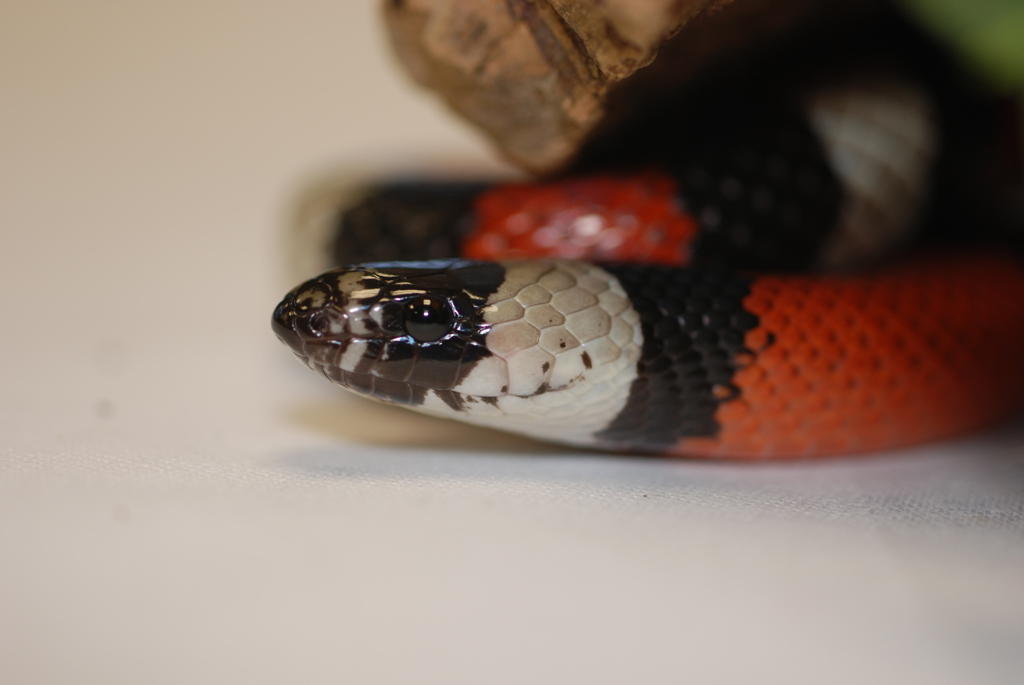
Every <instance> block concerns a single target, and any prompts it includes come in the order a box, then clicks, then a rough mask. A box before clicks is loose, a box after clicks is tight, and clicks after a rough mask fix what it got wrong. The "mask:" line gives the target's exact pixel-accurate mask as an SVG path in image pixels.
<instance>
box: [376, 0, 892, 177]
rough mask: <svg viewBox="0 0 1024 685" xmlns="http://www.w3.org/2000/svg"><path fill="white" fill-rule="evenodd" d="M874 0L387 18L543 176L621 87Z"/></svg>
mask: <svg viewBox="0 0 1024 685" xmlns="http://www.w3.org/2000/svg"><path fill="white" fill-rule="evenodd" d="M876 4H877V2H875V0H830V2H825V3H823V2H820V1H819V0H385V2H384V15H385V19H386V24H387V27H388V30H389V32H390V36H391V41H392V45H393V47H394V50H395V52H396V54H397V55H398V57H399V59H400V61H401V63H402V64H403V65H404V66H405V68H406V69H407V70H408V71H409V72H410V74H411V75H412V76H413V77H414V78H415V79H416V80H417V81H418V82H419V83H421V84H422V85H424V86H426V87H428V88H431V89H433V90H434V91H436V92H437V93H438V94H439V95H440V96H441V97H443V98H444V99H445V100H446V101H447V103H448V104H449V105H450V106H451V107H452V108H453V109H455V111H457V112H458V113H459V114H461V115H462V116H463V117H465V118H466V119H468V120H469V121H470V122H472V123H473V124H475V125H476V126H478V127H480V128H481V129H483V130H484V131H485V132H486V133H487V134H488V135H489V136H490V137H491V138H492V139H493V140H494V142H495V144H496V145H497V147H498V149H499V150H500V151H501V153H502V154H503V155H504V156H505V157H506V158H508V159H509V160H510V161H512V162H514V163H516V164H518V165H520V166H522V167H524V168H526V169H528V170H530V171H533V172H537V173H546V172H551V171H555V170H558V169H559V168H562V167H564V166H565V165H566V164H567V163H569V162H570V161H571V160H572V158H573V156H574V155H575V153H576V152H577V151H578V150H579V148H580V146H581V145H582V144H583V142H584V141H585V140H586V138H587V136H588V135H589V134H590V133H592V132H593V131H594V130H595V129H597V128H598V127H599V126H600V125H601V123H602V121H603V119H604V117H605V115H606V103H607V100H608V97H609V93H610V92H611V91H612V89H613V88H615V87H616V86H621V85H622V84H624V83H625V82H627V81H635V82H636V83H640V84H642V88H643V89H645V90H651V91H653V90H665V89H669V88H675V87H678V86H679V85H681V84H683V83H685V81H686V80H688V79H689V78H691V77H692V76H693V75H694V74H696V73H697V72H699V71H700V70H701V69H704V68H706V67H707V66H709V65H712V64H715V63H717V62H719V61H721V59H722V58H723V56H725V55H729V54H735V53H736V52H738V51H742V50H745V49H747V48H750V47H752V46H756V45H758V44H759V43H762V42H764V41H766V40H768V39H770V38H771V37H773V36H778V35H781V34H784V33H785V32H787V31H789V30H792V29H794V28H796V27H798V26H800V25H804V24H807V23H809V22H812V21H815V20H823V19H825V18H828V17H835V16H836V15H837V14H839V13H847V12H851V11H856V10H858V9H861V8H864V7H866V6H874V5H876ZM659 53H660V54H659ZM652 63H653V65H652ZM648 65H651V66H650V67H649V68H647V69H643V67H647V66H648ZM631 92H632V91H631ZM641 99H642V98H641Z"/></svg>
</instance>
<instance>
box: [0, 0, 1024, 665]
mask: <svg viewBox="0 0 1024 685" xmlns="http://www.w3.org/2000/svg"><path fill="white" fill-rule="evenodd" d="M0 113H2V117H0V226H2V234H0V235H2V237H0V321H2V323H0V327H2V328H0V330H2V341H3V347H2V352H3V354H2V355H0V682H3V683H12V684H14V683H33V684H35V683H79V684H87V683H88V684H91V683H97V684H99V683H102V684H104V685H112V684H119V683H125V684H128V683H132V684H134V683H149V684H162V683H226V682H246V683H282V682H299V683H327V682H330V683H338V682H344V683H417V684H421V683H445V684H451V683H526V682H534V683H559V684H566V683H626V682H644V683H679V682H693V683H751V682H758V683H790V684H791V683H826V682H827V683H918V682H921V683H933V684H935V683H1004V682H1005V683H1016V682H1022V680H1024V678H1022V676H1021V674H1022V673H1024V546H1022V542H1024V428H1022V427H1010V428H1006V429H1003V430H1001V431H998V432H996V433H995V434H992V435H988V436H981V437H978V438H974V439H970V440H964V441H959V442H955V443H950V444H944V445H938V446H931V447H927V448H922V449H919V450H911V451H904V452H901V453H898V454H891V455H880V456H877V457H873V458H866V459H864V458H862V459H850V460H844V459H835V460H830V461H824V462H820V463H797V464H782V465H755V466H743V465H722V464H704V463H688V462H682V461H658V460H647V459H629V458H617V457H610V456H599V455H591V454H586V453H581V452H571V451H565V450H559V449H556V448H550V447H547V446H542V445H538V444H535V443H530V442H527V441H525V440H520V439H516V438H511V437H503V436H498V435H492V434H490V433H488V432H486V431H483V430H477V429H473V428H468V427H463V426H458V425H455V424H449V423H445V422H441V421H434V420H430V419H427V418H425V417H420V416H415V415H412V414H407V413H404V412H400V411H398V410H390V409H388V408H384V407H380V406H377V405H373V404H369V403H366V402H364V401H361V400H358V399H355V398H349V397H347V396H344V395H342V394H341V391H339V390H335V389H334V388H332V387H329V386H328V385H327V384H326V383H324V382H323V381H322V379H318V378H316V377H314V376H313V375H312V374H310V373H308V371H305V370H304V369H303V368H302V367H301V366H300V365H299V364H297V363H296V362H295V361H294V360H293V359H292V357H291V355H290V354H289V353H288V352H287V351H286V350H285V349H284V348H283V347H282V346H280V345H279V344H278V343H277V341H276V340H275V339H274V336H273V335H272V333H271V332H270V328H269V325H268V324H269V316H270V312H271V309H272V307H273V305H274V304H275V303H276V301H277V299H278V297H279V296H280V295H282V294H283V292H284V290H285V289H286V288H287V287H288V286H289V285H290V284H289V283H287V282H286V278H285V276H284V259H283V257H282V254H281V246H282V238H281V236H282V234H283V232H284V230H285V227H286V226H287V225H288V223H289V220H290V216H291V213H292V211H293V209H294V204H295V202H296V201H297V200H296V198H298V197H300V196H301V195H302V194H303V192H304V189H305V188H307V187H308V186H309V184H310V183H315V182H316V180H317V179H318V178H320V177H322V176H324V175H329V173H330V172H331V171H332V170H333V169H336V168H346V169H353V168H354V169H360V168H370V167H375V166H380V165H392V166H394V165H398V164H400V163H402V162H403V160H417V161H419V162H422V161H423V160H430V159H441V158H446V159H452V158H457V159H463V160H468V161H469V162H471V163H475V164H478V165H483V166H486V165H488V164H490V165H491V167H492V168H497V165H496V164H495V163H493V162H489V161H488V160H489V153H488V151H487V148H486V145H485V144H484V143H483V142H482V141H480V140H479V139H478V138H476V137H475V136H474V134H473V133H472V132H471V131H469V130H467V129H465V128H463V127H462V126H461V125H460V124H459V123H457V122H455V121H454V120H453V119H451V118H450V117H448V116H447V114H446V113H445V112H444V111H443V110H442V108H440V107H439V106H438V105H436V103H435V102H434V101H433V100H432V99H430V98H429V97H428V96H426V95H424V94H422V93H419V92H417V91H415V90H414V89H413V88H411V87H410V86H409V85H408V84H407V83H406V82H405V80H404V79H403V77H402V76H401V75H400V74H399V73H398V72H397V70H396V69H395V68H394V67H393V65H392V64H391V63H390V60H389V58H388V56H387V52H386V48H385V45H384V41H383V40H382V38H381V35H380V28H379V26H378V25H377V22H376V21H375V17H374V12H373V11H372V7H371V6H370V3H356V2H352V3H346V2H339V1H333V2H327V1H318V0H295V1H294V2H289V3H261V2H243V1H241V0H218V1H217V2H199V1H198V0H196V1H191V2H168V1H158V0H154V1H153V2H146V3H141V2H136V3H131V2H116V1H114V0H93V1H92V2H88V3H71V2H60V1H59V0H33V1H32V2H28V1H25V0H23V1H21V2H18V1H16V0H3V1H0Z"/></svg>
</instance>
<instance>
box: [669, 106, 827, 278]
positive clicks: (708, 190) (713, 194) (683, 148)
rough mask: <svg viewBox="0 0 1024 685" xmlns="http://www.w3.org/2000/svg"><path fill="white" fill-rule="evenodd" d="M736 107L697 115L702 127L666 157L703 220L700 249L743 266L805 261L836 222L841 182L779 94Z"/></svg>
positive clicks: (706, 256) (702, 256)
mask: <svg viewBox="0 0 1024 685" xmlns="http://www.w3.org/2000/svg"><path fill="white" fill-rule="evenodd" d="M734 107H735V109H733V110H728V113H727V114H726V115H725V116H724V117H723V116H722V114H721V113H719V114H716V115H710V114H706V113H701V114H700V115H699V116H697V117H696V118H695V120H694V123H691V124H689V126H693V127H694V130H700V131H702V135H700V136H698V137H693V138H690V137H684V139H682V140H680V141H679V142H678V149H679V151H678V153H676V154H673V155H671V157H670V161H668V162H667V163H666V166H667V167H668V168H669V169H670V170H671V172H672V173H673V175H674V176H675V177H676V179H677V180H678V182H679V186H680V190H679V199H680V203H681V205H682V207H683V209H684V211H686V212H687V213H689V214H691V215H692V216H693V217H695V218H696V219H697V222H698V225H699V227H700V237H699V238H698V242H697V245H696V248H695V250H694V256H695V258H696V259H699V260H702V261H714V262H721V263H727V264H729V265H731V266H734V267H736V268H741V269H757V270H764V269H772V270H779V269H781V270H799V269H804V268H806V267H807V266H808V265H810V264H811V263H812V262H813V260H814V258H815V256H816V255H817V253H818V250H819V248H820V247H821V244H822V241H823V240H824V239H825V238H826V237H827V236H828V235H829V233H830V232H831V231H832V230H833V228H834V227H835V225H836V221H837V219H838V217H839V211H840V208H841V205H842V200H843V192H842V188H841V185H840V182H839V180H838V179H837V177H836V175H835V174H834V173H833V172H832V169H831V166H830V164H829V161H828V159H827V158H826V155H825V151H824V149H823V147H822V145H821V143H820V142H819V140H818V138H817V135H816V134H815V133H814V132H813V131H812V130H811V128H810V125H809V124H808V122H807V115H806V114H805V113H804V112H800V111H797V110H796V109H795V108H793V107H791V106H790V105H789V103H787V102H781V101H775V100H774V99H773V98H765V99H763V100H754V101H750V102H748V101H744V100H740V101H739V102H738V103H737V104H736V105H735V106H734ZM750 110H754V111H750ZM723 119H724V120H723Z"/></svg>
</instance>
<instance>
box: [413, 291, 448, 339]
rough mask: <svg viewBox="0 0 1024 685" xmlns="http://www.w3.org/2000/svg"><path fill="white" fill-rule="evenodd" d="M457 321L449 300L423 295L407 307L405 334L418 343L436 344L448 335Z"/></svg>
mask: <svg viewBox="0 0 1024 685" xmlns="http://www.w3.org/2000/svg"><path fill="white" fill-rule="evenodd" d="M454 320H455V317H454V315H453V314H452V310H451V308H450V307H449V306H448V300H446V299H445V298H443V297H434V296H431V295H423V296H421V297H417V298H416V299H415V300H410V301H409V302H408V303H407V304H406V305H405V332H406V333H408V334H409V335H411V336H412V337H413V338H415V339H416V340H417V341H418V342H434V341H436V340H440V339H441V338H443V337H444V336H446V335H448V331H450V330H451V327H452V323H453V321H454Z"/></svg>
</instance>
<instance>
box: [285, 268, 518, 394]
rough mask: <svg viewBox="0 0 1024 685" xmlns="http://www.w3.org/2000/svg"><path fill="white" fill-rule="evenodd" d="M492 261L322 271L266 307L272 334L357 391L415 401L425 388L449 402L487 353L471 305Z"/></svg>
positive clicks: (495, 282)
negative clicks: (270, 315)
mask: <svg viewBox="0 0 1024 685" xmlns="http://www.w3.org/2000/svg"><path fill="white" fill-rule="evenodd" d="M504 278H505V270H504V268H503V267H502V266H501V265H500V264H495V263H488V262H471V261H467V260H435V261H427V262H400V263H374V264H364V265H357V266H351V267H345V268H342V269H335V270H333V271H329V272H327V273H325V274H323V275H322V276H319V277H317V278H315V279H311V280H309V281H307V282H305V283H303V284H302V285H300V286H299V287H297V288H295V289H294V290H292V291H291V292H290V293H288V295H287V296H286V297H285V298H284V300H283V301H282V302H281V303H280V304H279V305H278V306H277V308H276V309H275V310H274V316H273V328H274V331H275V332H276V333H277V336H278V337H279V338H280V339H281V341H282V342H284V343H285V344H286V345H288V346H289V347H291V348H292V350H293V351H294V352H295V353H296V354H297V355H298V356H299V357H300V358H302V359H303V360H305V361H306V362H307V363H308V364H309V365H310V366H311V367H313V368H316V369H319V370H320V371H322V372H323V373H324V375H325V376H327V377H328V378H329V379H331V380H332V381H334V382H336V383H340V384H341V385H344V386H346V387H348V388H350V389H352V390H355V391H357V392H360V393H362V394H366V395H371V396H373V397H375V398H377V399H381V400H386V401H389V402H395V403H398V404H411V405H416V404H422V403H423V401H424V399H425V397H426V393H427V391H428V390H433V391H434V392H435V394H437V395H438V397H440V398H441V399H442V400H444V401H445V402H446V403H448V404H449V406H452V408H454V409H459V408H461V406H462V400H461V399H459V398H458V397H457V395H458V394H457V393H454V392H453V391H452V388H454V387H455V386H457V385H458V384H459V383H460V382H461V381H462V380H463V379H464V378H465V377H466V375H467V374H468V373H469V372H470V370H471V369H472V368H473V366H474V364H475V363H476V362H477V361H479V360H480V359H482V358H484V357H485V356H487V355H488V354H489V352H488V351H487V347H486V345H485V338H486V335H487V332H488V330H489V326H488V325H487V324H486V323H484V321H483V315H482V313H481V308H482V307H483V306H484V305H486V303H487V299H488V297H489V296H490V295H492V294H493V293H494V292H495V291H496V290H497V289H498V287H499V286H500V285H501V283H502V282H503V281H504Z"/></svg>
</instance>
